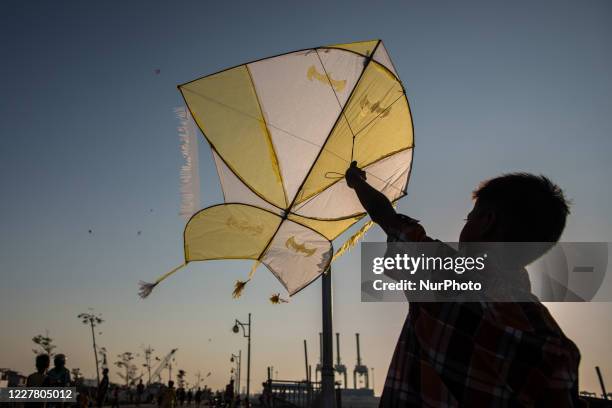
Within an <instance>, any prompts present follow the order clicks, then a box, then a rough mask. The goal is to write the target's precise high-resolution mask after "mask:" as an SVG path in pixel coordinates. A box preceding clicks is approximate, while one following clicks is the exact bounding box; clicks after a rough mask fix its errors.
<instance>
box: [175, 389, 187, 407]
mask: <svg viewBox="0 0 612 408" xmlns="http://www.w3.org/2000/svg"><path fill="white" fill-rule="evenodd" d="M176 396H177V397H178V400H179V403H180V405H181V407H182V406H183V405H184V404H185V388H184V387H183V386H180V387H179V388H178V390H176Z"/></svg>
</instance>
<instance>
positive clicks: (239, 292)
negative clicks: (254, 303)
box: [232, 260, 261, 299]
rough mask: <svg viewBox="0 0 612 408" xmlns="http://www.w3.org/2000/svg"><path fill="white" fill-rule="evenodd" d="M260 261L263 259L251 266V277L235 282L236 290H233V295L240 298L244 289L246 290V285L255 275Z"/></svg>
mask: <svg viewBox="0 0 612 408" xmlns="http://www.w3.org/2000/svg"><path fill="white" fill-rule="evenodd" d="M260 263H261V261H259V260H257V261H255V262H254V263H253V266H252V267H251V271H250V272H249V277H248V278H247V279H246V280H243V281H241V280H237V281H236V283H235V284H234V291H233V292H232V297H233V298H234V299H238V298H239V297H240V296H242V291H243V290H244V287H245V286H246V284H247V283H249V281H250V280H251V278H253V275H254V274H255V271H256V270H257V267H258V266H259V264H260Z"/></svg>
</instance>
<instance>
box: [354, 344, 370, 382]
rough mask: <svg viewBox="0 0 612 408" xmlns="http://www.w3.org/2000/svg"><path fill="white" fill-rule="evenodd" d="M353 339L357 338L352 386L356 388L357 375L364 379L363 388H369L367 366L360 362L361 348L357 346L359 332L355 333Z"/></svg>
mask: <svg viewBox="0 0 612 408" xmlns="http://www.w3.org/2000/svg"><path fill="white" fill-rule="evenodd" d="M355 339H356V340H357V365H356V366H355V369H354V370H353V388H357V375H359V377H363V378H364V380H365V388H370V381H369V378H368V367H366V366H365V365H364V364H361V350H360V348H359V333H355Z"/></svg>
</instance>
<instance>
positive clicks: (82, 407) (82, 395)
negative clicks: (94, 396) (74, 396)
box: [77, 387, 89, 408]
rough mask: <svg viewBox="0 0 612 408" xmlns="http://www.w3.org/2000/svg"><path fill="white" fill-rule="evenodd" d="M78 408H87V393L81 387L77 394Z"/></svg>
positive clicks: (85, 389)
mask: <svg viewBox="0 0 612 408" xmlns="http://www.w3.org/2000/svg"><path fill="white" fill-rule="evenodd" d="M77 404H78V406H79V408H89V391H87V388H85V387H83V388H82V389H81V391H80V392H79V398H78V402H77Z"/></svg>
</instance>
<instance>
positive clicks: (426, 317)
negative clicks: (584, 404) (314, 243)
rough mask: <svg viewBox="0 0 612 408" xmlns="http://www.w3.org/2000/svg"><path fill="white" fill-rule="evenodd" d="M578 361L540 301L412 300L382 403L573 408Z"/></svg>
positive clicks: (423, 405) (393, 404)
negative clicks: (433, 301)
mask: <svg viewBox="0 0 612 408" xmlns="http://www.w3.org/2000/svg"><path fill="white" fill-rule="evenodd" d="M402 238H403V237H402V236H401V235H400V236H395V237H390V240H392V241H395V240H398V241H399V240H402ZM579 361H580V353H579V351H578V348H577V347H576V346H575V345H574V343H573V342H572V341H571V340H569V339H568V338H567V337H565V335H564V334H563V332H562V331H561V329H560V328H559V326H558V325H557V323H556V322H555V320H554V319H553V317H552V316H551V315H550V313H549V312H548V310H547V309H546V307H544V305H542V304H541V303H539V302H537V301H535V302H531V303H486V302H477V303H476V302H475V303H459V302H454V303H449V302H447V303H443V302H440V303H417V302H411V303H410V310H409V313H408V317H407V318H406V322H405V323H404V327H403V328H402V331H401V334H400V337H399V340H398V342H397V346H396V348H395V353H394V354H393V359H392V361H391V365H390V367H389V372H388V373H387V379H386V382H385V386H384V390H383V394H382V397H381V400H380V406H381V407H385V408H387V407H470V408H471V407H555V408H563V407H576V406H580V403H579V401H578V363H579Z"/></svg>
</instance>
